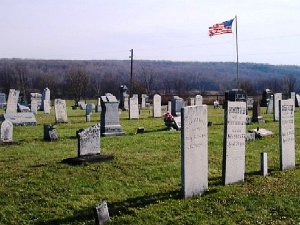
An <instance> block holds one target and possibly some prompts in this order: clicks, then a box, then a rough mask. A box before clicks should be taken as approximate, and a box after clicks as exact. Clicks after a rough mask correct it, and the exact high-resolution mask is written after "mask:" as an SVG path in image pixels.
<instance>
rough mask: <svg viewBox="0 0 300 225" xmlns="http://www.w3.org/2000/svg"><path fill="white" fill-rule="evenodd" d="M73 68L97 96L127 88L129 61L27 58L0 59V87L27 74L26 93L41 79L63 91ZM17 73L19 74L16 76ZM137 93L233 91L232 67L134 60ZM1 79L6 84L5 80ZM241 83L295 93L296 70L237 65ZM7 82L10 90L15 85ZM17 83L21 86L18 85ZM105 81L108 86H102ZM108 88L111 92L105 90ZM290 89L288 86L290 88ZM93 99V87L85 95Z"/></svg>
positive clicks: (255, 89) (298, 74)
mask: <svg viewBox="0 0 300 225" xmlns="http://www.w3.org/2000/svg"><path fill="white" fill-rule="evenodd" d="M72 68H80V69H82V70H84V71H86V72H87V73H88V74H89V76H90V77H91V81H93V82H92V83H91V86H93V85H94V84H95V82H98V83H100V85H101V83H103V85H102V87H100V89H101V93H103V92H112V93H114V94H117V92H118V87H119V85H120V84H126V85H129V81H130V61H129V60H75V61H73V60H32V59H0V89H2V90H5V91H7V88H8V83H7V76H11V77H15V79H16V80H18V79H17V78H16V77H18V76H20V73H23V75H26V76H25V77H26V85H27V86H28V88H29V89H40V88H42V86H43V85H46V84H47V82H46V83H45V82H40V81H41V80H42V81H45V80H47V79H45V77H47V76H51V77H52V78H53V77H55V79H54V81H55V83H56V84H57V85H58V87H57V91H58V92H59V93H63V90H60V88H63V86H62V84H63V83H64V82H65V79H64V78H65V75H66V74H67V73H68V72H69V71H70V70H71V69H72ZM20 71H22V72H20ZM133 72H134V76H133V79H134V82H135V88H136V89H137V90H136V92H139V91H140V92H145V91H146V92H147V93H151V92H152V93H153V92H159V93H174V94H182V93H183V92H185V93H186V92H189V91H192V90H194V91H196V92H197V91H198V92H200V93H203V92H205V91H220V92H223V91H224V90H226V89H230V88H235V87H236V63H231V62H173V61H151V60H135V61H134V64H133ZM5 79H6V80H5ZM239 79H240V85H241V87H242V88H244V89H249V90H248V91H250V92H253V94H255V93H261V92H262V90H263V89H265V88H270V89H272V90H273V91H278V92H279V91H280V92H287V91H288V89H291V87H289V88H288V87H287V86H288V82H293V83H294V84H293V87H292V89H293V90H294V91H296V92H299V89H300V86H299V85H298V84H299V81H300V67H299V66H287V65H269V64H257V63H240V64H239ZM17 83H18V82H16V84H15V85H13V84H10V87H13V86H16V88H18V85H21V84H17ZM19 83H20V82H19ZM107 83H109V84H110V85H107ZM108 86H109V87H110V89H109V90H108ZM290 86H291V85H290ZM97 94H100V93H97ZM87 95H89V96H92V95H93V88H91V90H90V92H89V93H88V94H87Z"/></svg>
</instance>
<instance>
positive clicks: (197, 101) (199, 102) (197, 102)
mask: <svg viewBox="0 0 300 225" xmlns="http://www.w3.org/2000/svg"><path fill="white" fill-rule="evenodd" d="M202 101H203V98H202V96H201V95H196V96H195V105H202V103H203V102H202Z"/></svg>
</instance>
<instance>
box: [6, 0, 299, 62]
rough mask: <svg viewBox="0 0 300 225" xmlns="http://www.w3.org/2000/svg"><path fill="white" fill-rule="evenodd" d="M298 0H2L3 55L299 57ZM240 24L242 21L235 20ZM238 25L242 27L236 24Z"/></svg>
mask: <svg viewBox="0 0 300 225" xmlns="http://www.w3.org/2000/svg"><path fill="white" fill-rule="evenodd" d="M299 12H300V1H298V0H265V1H261V0H251V1H250V0H244V1H241V0H240V1H238V0H227V1H221V0H211V1H204V0H163V1H162V0H42V1H40V0H1V7H0V28H1V34H0V43H1V44H0V58H13V57H14V58H33V59H128V56H129V54H130V52H129V50H130V49H134V58H135V59H148V60H173V61H200V62H207V61H226V62H227V61H229V62H231V61H235V60H236V54H235V34H225V35H219V36H215V37H212V38H209V36H208V27H209V26H211V25H213V24H215V23H219V22H222V21H225V20H229V19H232V18H234V16H235V15H237V16H238V44H239V58H240V62H257V63H270V64H289V65H300V60H299V58H300V55H299V54H300V53H299V52H300V44H299V41H298V40H300V31H299V29H297V27H298V22H299V19H300V18H299V15H300V14H299ZM234 26H235V25H234ZM233 28H234V29H235V27H233Z"/></svg>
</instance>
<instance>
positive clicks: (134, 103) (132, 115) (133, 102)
mask: <svg viewBox="0 0 300 225" xmlns="http://www.w3.org/2000/svg"><path fill="white" fill-rule="evenodd" d="M138 118H139V98H138V95H133V96H132V98H130V99H129V119H130V120H132V119H138Z"/></svg>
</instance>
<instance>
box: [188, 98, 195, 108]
mask: <svg viewBox="0 0 300 225" xmlns="http://www.w3.org/2000/svg"><path fill="white" fill-rule="evenodd" d="M192 105H195V98H189V106H192Z"/></svg>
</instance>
